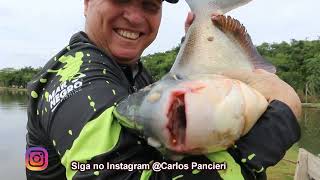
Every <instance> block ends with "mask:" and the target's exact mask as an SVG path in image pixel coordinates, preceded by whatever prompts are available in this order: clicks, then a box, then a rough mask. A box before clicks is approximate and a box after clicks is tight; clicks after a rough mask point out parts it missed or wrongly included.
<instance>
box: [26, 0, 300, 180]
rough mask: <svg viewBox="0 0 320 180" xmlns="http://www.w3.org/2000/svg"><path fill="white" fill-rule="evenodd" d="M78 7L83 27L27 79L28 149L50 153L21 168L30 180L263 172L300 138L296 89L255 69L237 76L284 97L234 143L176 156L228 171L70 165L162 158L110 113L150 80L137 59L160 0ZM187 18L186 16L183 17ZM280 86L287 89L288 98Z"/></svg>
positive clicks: (151, 33)
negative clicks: (37, 164) (38, 165)
mask: <svg viewBox="0 0 320 180" xmlns="http://www.w3.org/2000/svg"><path fill="white" fill-rule="evenodd" d="M167 1H168V2H174V1H173V0H167ZM84 7H85V8H84V15H85V17H86V24H85V32H79V33H77V34H75V35H73V36H72V38H71V39H70V42H69V45H68V46H67V47H66V48H64V49H63V50H62V51H60V52H59V53H58V54H57V55H56V56H54V57H53V58H52V59H51V60H50V61H49V62H48V63H47V64H46V65H45V66H44V68H43V70H42V71H41V72H40V73H39V74H38V75H37V76H36V77H35V78H34V79H33V81H32V82H30V83H29V85H28V89H29V93H30V95H31V97H30V101H29V108H28V118H29V120H28V124H27V128H28V134H27V148H31V147H45V148H46V149H47V151H48V154H49V165H48V167H47V168H46V169H45V170H43V171H31V170H29V169H27V178H28V179H54V180H58V179H59V180H60V179H66V178H67V179H177V178H183V179H194V178H200V179H221V178H224V179H230V178H231V179H244V178H245V179H254V178H256V177H261V178H265V169H266V168H267V167H269V166H271V165H274V164H275V163H277V162H278V161H279V160H280V159H281V158H282V157H283V155H284V153H285V151H286V150H287V149H288V148H289V147H290V146H291V145H292V144H293V143H294V142H296V141H297V140H298V138H299V136H300V134H299V133H300V131H299V126H298V124H297V122H296V117H295V115H294V113H295V114H297V116H298V114H299V108H298V109H297V110H296V109H295V107H296V106H297V107H298V105H299V101H298V100H296V99H295V98H292V97H295V96H296V94H295V92H294V91H293V90H292V88H290V86H287V85H286V84H285V83H284V82H282V81H281V80H280V79H278V78H277V77H276V76H275V75H270V74H268V73H265V72H263V71H261V72H260V71H259V72H256V73H246V74H245V73H243V74H245V76H239V77H237V78H238V79H241V78H243V79H242V80H244V81H245V82H247V83H248V84H250V85H252V86H253V87H255V88H257V90H259V91H261V92H262V93H263V94H264V95H265V96H266V98H267V99H268V100H270V102H271V101H272V100H274V99H278V100H281V101H283V102H280V101H278V100H275V101H272V102H271V104H270V106H269V107H268V110H267V111H266V113H265V114H264V115H263V116H262V117H261V119H260V120H259V121H258V122H257V124H256V125H255V126H254V128H253V129H252V130H251V131H250V133H249V134H248V135H246V136H245V137H243V138H241V140H239V142H237V144H236V146H235V147H233V148H230V149H228V151H223V152H220V153H216V154H211V155H207V156H190V157H187V158H185V159H183V160H182V161H181V162H179V163H191V162H193V161H195V162H199V163H212V161H217V160H219V159H220V160H223V161H226V162H227V163H228V169H227V170H226V171H214V170H208V171H206V170H201V171H192V170H170V171H169V170H167V171H165V170H164V171H160V172H155V171H152V170H133V171H128V170H115V169H101V170H100V169H98V170H97V169H93V168H90V167H92V166H90V167H89V168H86V167H87V166H81V167H80V164H74V163H75V162H76V163H88V164H91V165H93V164H106V163H107V162H108V163H113V164H117V163H118V164H120V163H123V164H139V163H140V164H141V163H143V164H148V163H150V162H163V161H165V160H164V159H163V157H162V155H161V154H160V153H159V152H158V151H157V150H155V149H154V148H152V147H151V146H149V145H148V144H147V143H146V142H145V140H144V139H140V138H139V137H137V136H136V135H134V134H131V133H130V131H128V130H127V129H126V128H124V127H122V126H121V125H120V124H119V123H118V121H117V120H116V119H115V117H113V115H112V111H113V109H114V106H115V105H116V104H117V102H119V101H120V100H122V99H124V98H125V97H127V96H128V95H129V94H131V93H134V92H135V91H137V90H138V89H141V88H142V87H145V86H146V85H149V84H151V83H152V80H151V77H150V75H149V74H148V73H147V71H146V70H145V69H144V67H143V66H142V64H141V62H140V61H139V59H140V56H141V54H142V52H143V50H144V49H145V48H146V47H147V46H148V45H149V44H150V43H151V42H152V41H153V40H154V39H155V37H156V35H157V32H158V29H159V25H160V21H161V12H162V2H161V0H85V1H84ZM191 21H192V17H191V16H189V18H188V21H187V22H189V23H190V22H191ZM187 24H188V23H187ZM241 74H242V72H241ZM228 75H230V76H231V77H232V76H238V74H232V73H229V74H228ZM259 81H261V82H259ZM266 81H268V82H271V84H272V86H266V87H260V85H261V84H262V85H263V84H268V83H266ZM272 91H275V92H274V94H271V93H270V92H272ZM278 91H285V92H286V94H288V95H289V97H287V96H285V97H284V96H283V94H281V93H278ZM290 95H291V97H290ZM292 111H293V112H292ZM167 163H174V162H172V161H169V160H167ZM78 165H79V166H78ZM75 169H78V170H75ZM85 170H86V171H85Z"/></svg>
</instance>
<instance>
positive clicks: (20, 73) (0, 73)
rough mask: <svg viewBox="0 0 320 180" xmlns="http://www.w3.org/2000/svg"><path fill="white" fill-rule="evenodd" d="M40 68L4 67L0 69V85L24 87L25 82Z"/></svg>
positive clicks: (25, 85)
mask: <svg viewBox="0 0 320 180" xmlns="http://www.w3.org/2000/svg"><path fill="white" fill-rule="evenodd" d="M40 70H41V68H33V67H30V66H29V67H24V68H21V69H14V68H4V69H1V70H0V87H11V88H26V87H27V83H28V82H29V81H30V80H31V79H32V77H33V76H34V75H36V74H37V73H38V72H39V71H40Z"/></svg>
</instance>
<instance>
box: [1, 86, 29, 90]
mask: <svg viewBox="0 0 320 180" xmlns="http://www.w3.org/2000/svg"><path fill="white" fill-rule="evenodd" d="M0 90H10V91H27V89H24V88H11V87H0Z"/></svg>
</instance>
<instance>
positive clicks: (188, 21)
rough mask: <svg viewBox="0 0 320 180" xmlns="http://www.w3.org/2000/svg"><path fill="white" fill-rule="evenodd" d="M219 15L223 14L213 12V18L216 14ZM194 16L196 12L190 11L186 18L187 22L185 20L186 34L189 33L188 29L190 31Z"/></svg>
mask: <svg viewBox="0 0 320 180" xmlns="http://www.w3.org/2000/svg"><path fill="white" fill-rule="evenodd" d="M218 15H221V14H218V13H213V14H212V15H211V19H212V20H214V18H215V17H216V16H218ZM194 18H195V15H194V13H193V12H188V15H187V18H186V20H185V22H184V31H185V33H186V34H187V31H188V29H189V27H190V26H191V24H192V22H193V20H194Z"/></svg>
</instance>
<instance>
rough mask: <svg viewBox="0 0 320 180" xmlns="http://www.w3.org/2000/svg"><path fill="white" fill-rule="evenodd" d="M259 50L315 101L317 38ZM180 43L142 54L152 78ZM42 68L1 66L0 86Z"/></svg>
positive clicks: (22, 84)
mask: <svg viewBox="0 0 320 180" xmlns="http://www.w3.org/2000/svg"><path fill="white" fill-rule="evenodd" d="M257 49H258V51H259V52H260V54H261V55H262V56H263V57H265V58H266V59H268V60H269V61H270V62H271V63H272V64H274V65H275V66H276V68H277V75H278V76H279V77H280V78H281V79H283V80H284V81H286V82H287V83H288V84H290V85H291V86H292V87H293V88H294V89H295V90H296V91H297V92H298V94H299V96H300V98H302V100H303V101H304V100H305V94H307V95H308V97H309V100H308V101H317V100H318V96H319V95H320V38H319V39H318V40H291V41H290V42H281V43H263V44H261V45H259V46H257ZM178 51H179V46H178V47H175V48H173V49H171V50H169V51H166V52H161V53H155V54H151V55H147V56H144V57H142V62H143V63H144V64H145V66H146V67H147V69H149V72H150V73H151V75H152V76H153V78H154V79H155V80H158V79H160V78H161V77H162V76H163V75H164V74H166V73H167V72H168V71H169V70H170V68H171V66H172V64H173V62H174V59H175V57H176V56H177V53H178ZM40 69H41V68H33V67H24V68H21V69H13V68H6V69H1V70H0V86H5V87H19V88H26V85H27V82H29V81H30V80H31V79H32V77H33V76H34V75H35V74H36V73H38V72H39V71H40Z"/></svg>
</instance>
